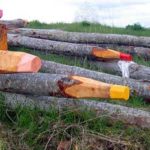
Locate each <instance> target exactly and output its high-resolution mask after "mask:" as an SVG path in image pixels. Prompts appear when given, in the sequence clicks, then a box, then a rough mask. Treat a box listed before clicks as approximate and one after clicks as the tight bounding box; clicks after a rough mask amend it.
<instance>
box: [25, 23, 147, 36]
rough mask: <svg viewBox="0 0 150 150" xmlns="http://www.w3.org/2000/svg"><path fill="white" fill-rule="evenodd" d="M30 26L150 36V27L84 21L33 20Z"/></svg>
mask: <svg viewBox="0 0 150 150" xmlns="http://www.w3.org/2000/svg"><path fill="white" fill-rule="evenodd" d="M28 27H29V28H38V29H61V30H65V31H71V32H87V33H90V32H96V33H116V34H129V35H137V36H150V28H142V29H136V28H134V25H133V28H120V27H114V26H107V25H103V24H99V23H89V25H86V24H85V23H84V22H80V23H77V22H74V23H61V22H60V23H51V24H46V23H41V22H39V21H32V22H30V23H29V24H28Z"/></svg>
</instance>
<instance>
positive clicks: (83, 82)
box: [0, 73, 130, 100]
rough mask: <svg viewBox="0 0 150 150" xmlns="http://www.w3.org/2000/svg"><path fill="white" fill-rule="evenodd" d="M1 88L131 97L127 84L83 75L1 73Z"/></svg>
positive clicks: (34, 93) (64, 94)
mask: <svg viewBox="0 0 150 150" xmlns="http://www.w3.org/2000/svg"><path fill="white" fill-rule="evenodd" d="M0 90H1V91H9V92H16V93H25V94H33V95H44V96H47V95H55V96H65V97H74V98H92V97H95V98H109V99H124V100H128V98H129V94H130V91H129V88H128V87H127V86H121V85H112V84H107V83H104V82H99V81H96V80H93V79H90V78H85V77H81V76H68V75H58V74H44V73H37V74H36V73H30V74H0Z"/></svg>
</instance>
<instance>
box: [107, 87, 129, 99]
mask: <svg viewBox="0 0 150 150" xmlns="http://www.w3.org/2000/svg"><path fill="white" fill-rule="evenodd" d="M129 95H130V89H129V87H128V86H121V85H111V87H110V98H112V99H124V100H128V99H129Z"/></svg>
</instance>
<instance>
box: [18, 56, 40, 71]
mask: <svg viewBox="0 0 150 150" xmlns="http://www.w3.org/2000/svg"><path fill="white" fill-rule="evenodd" d="M41 65H42V64H41V59H40V58H39V57H37V56H34V55H30V54H27V53H25V54H24V55H23V56H22V57H21V60H20V62H19V63H18V65H17V66H18V67H17V72H38V71H39V70H40V68H41Z"/></svg>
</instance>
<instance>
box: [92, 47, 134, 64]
mask: <svg viewBox="0 0 150 150" xmlns="http://www.w3.org/2000/svg"><path fill="white" fill-rule="evenodd" d="M92 55H93V56H94V57H96V58H100V59H120V60H125V61H131V60H132V56H131V55H129V54H125V53H121V52H119V51H116V50H112V49H103V48H97V47H94V48H93V49H92Z"/></svg>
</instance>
